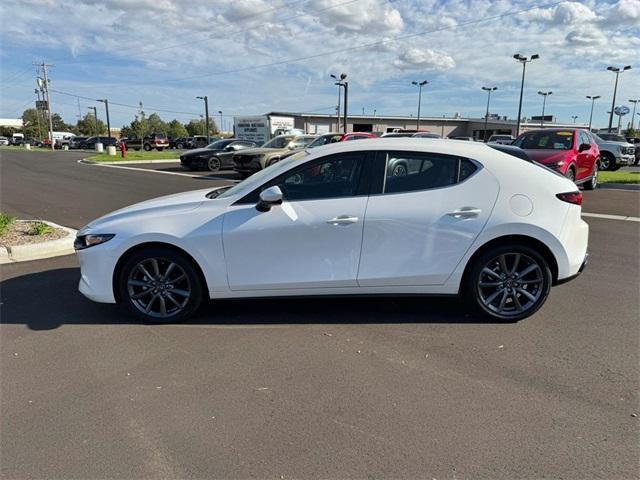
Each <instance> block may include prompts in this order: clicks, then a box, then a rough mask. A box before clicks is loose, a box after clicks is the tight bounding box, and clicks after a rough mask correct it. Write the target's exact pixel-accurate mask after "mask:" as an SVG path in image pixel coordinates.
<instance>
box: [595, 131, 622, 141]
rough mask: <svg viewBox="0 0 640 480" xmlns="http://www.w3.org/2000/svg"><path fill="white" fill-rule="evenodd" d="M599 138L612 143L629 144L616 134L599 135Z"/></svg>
mask: <svg viewBox="0 0 640 480" xmlns="http://www.w3.org/2000/svg"><path fill="white" fill-rule="evenodd" d="M597 136H598V137H600V138H601V139H603V140H609V141H610V142H623V143H627V141H626V140H625V139H624V138H623V137H622V136H621V135H616V134H615V133H599V134H598V135H597Z"/></svg>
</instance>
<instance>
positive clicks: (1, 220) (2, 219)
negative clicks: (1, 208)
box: [0, 213, 16, 235]
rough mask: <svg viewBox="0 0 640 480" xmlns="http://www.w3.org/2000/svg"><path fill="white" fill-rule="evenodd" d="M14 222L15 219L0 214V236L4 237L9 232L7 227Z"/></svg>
mask: <svg viewBox="0 0 640 480" xmlns="http://www.w3.org/2000/svg"><path fill="white" fill-rule="evenodd" d="M15 221H16V217H12V216H11V215H7V214H6V213H0V235H4V234H5V233H7V232H8V231H9V227H10V226H11V225H12V224H13V222H15Z"/></svg>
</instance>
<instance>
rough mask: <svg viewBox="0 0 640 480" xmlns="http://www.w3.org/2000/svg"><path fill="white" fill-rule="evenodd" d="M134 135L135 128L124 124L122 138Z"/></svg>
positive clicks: (121, 132) (121, 130) (121, 131)
mask: <svg viewBox="0 0 640 480" xmlns="http://www.w3.org/2000/svg"><path fill="white" fill-rule="evenodd" d="M132 135H133V129H132V128H131V126H130V125H123V126H122V128H121V129H120V138H129V137H131V136H132Z"/></svg>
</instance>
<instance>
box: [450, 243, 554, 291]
mask: <svg viewBox="0 0 640 480" xmlns="http://www.w3.org/2000/svg"><path fill="white" fill-rule="evenodd" d="M513 244H519V245H525V246H527V247H530V248H533V249H534V250H536V251H537V252H538V253H540V255H542V257H543V258H544V259H545V260H546V261H547V263H548V264H549V268H550V269H551V278H552V285H555V284H556V283H557V282H558V261H557V259H556V257H555V255H554V254H553V252H552V251H551V249H550V248H549V247H548V246H547V245H545V244H544V242H542V241H540V240H539V239H537V238H535V237H531V236H529V235H522V234H516V235H503V236H500V237H496V238H493V239H491V240H489V241H487V242H486V243H484V244H482V245H481V246H480V247H479V248H478V249H476V251H475V252H473V254H472V255H471V257H470V258H469V260H468V261H467V264H466V265H465V268H464V272H463V274H462V281H461V285H465V282H466V281H467V277H468V275H469V274H470V272H471V269H472V268H473V264H474V263H475V261H476V259H477V258H478V257H480V256H481V255H482V254H484V253H485V252H486V251H488V250H490V249H492V248H495V247H501V246H503V245H513Z"/></svg>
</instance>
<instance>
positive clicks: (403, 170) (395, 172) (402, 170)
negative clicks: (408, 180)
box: [391, 163, 408, 177]
mask: <svg viewBox="0 0 640 480" xmlns="http://www.w3.org/2000/svg"><path fill="white" fill-rule="evenodd" d="M407 172H408V169H407V165H406V164H404V163H396V164H395V165H394V166H393V167H392V168H391V176H392V177H404V176H406V175H407Z"/></svg>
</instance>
